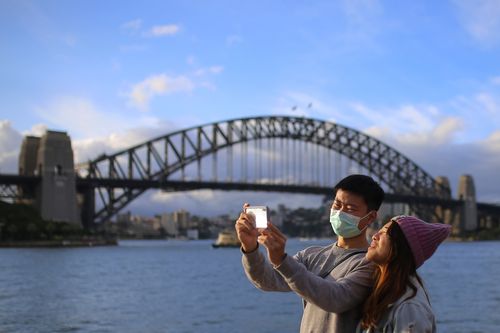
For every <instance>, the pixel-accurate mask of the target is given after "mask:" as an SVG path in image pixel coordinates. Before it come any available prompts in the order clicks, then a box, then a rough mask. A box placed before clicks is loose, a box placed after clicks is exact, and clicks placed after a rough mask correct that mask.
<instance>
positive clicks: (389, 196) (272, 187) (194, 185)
mask: <svg viewBox="0 0 500 333" xmlns="http://www.w3.org/2000/svg"><path fill="white" fill-rule="evenodd" d="M40 180H41V177H37V176H19V175H8V174H0V184H3V185H11V186H14V185H25V186H29V187H34V186H36V184H37V183H38V182H39V181H40ZM76 186H77V189H78V191H79V192H80V190H85V189H88V188H89V187H91V188H97V187H101V188H130V189H141V190H147V189H153V188H156V189H161V190H163V191H171V192H174V191H191V190H199V189H213V190H224V191H265V192H287V193H304V194H317V195H332V188H331V187H322V186H314V185H279V184H255V183H241V182H221V181H185V180H166V181H159V180H138V179H112V178H80V177H77V178H76ZM385 202H387V203H413V204H426V205H440V206H444V207H449V208H452V207H459V206H462V205H463V201H462V200H456V199H442V198H430V197H421V196H413V195H402V194H397V193H386V198H385ZM477 206H478V210H480V211H484V212H487V213H489V214H494V215H497V214H498V215H500V206H499V205H494V204H488V203H477Z"/></svg>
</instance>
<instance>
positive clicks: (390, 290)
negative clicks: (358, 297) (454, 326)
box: [358, 215, 451, 332]
mask: <svg viewBox="0 0 500 333" xmlns="http://www.w3.org/2000/svg"><path fill="white" fill-rule="evenodd" d="M450 230H451V226H449V225H446V224H440V223H426V222H424V221H422V220H419V219H418V218H416V217H413V216H404V215H402V216H396V217H394V218H392V219H391V221H389V222H388V223H387V224H386V225H384V227H383V228H382V229H380V230H379V231H378V232H377V233H376V234H375V235H374V236H373V237H372V243H371V245H370V247H369V248H368V252H367V253H366V258H367V259H368V260H370V261H373V262H374V263H375V265H376V269H375V282H374V287H373V290H372V293H371V295H370V296H369V297H368V299H367V300H366V302H365V305H364V311H363V318H362V320H361V322H360V325H359V328H358V332H359V331H362V332H435V331H436V322H435V319H434V314H433V312H432V308H431V305H430V302H429V297H428V296H427V292H426V291H425V289H424V286H423V283H422V280H421V279H420V277H419V276H418V274H417V271H416V270H417V268H419V267H420V266H421V265H422V264H423V263H424V261H425V260H427V259H429V258H430V257H431V256H432V254H433V253H434V251H436V249H437V247H438V245H439V244H441V242H442V241H443V240H445V239H446V237H448V235H449V234H450Z"/></svg>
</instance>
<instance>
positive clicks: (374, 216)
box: [367, 210, 378, 225]
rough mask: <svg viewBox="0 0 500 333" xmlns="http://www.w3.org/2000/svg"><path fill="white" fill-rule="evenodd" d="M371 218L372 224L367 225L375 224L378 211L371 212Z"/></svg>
mask: <svg viewBox="0 0 500 333" xmlns="http://www.w3.org/2000/svg"><path fill="white" fill-rule="evenodd" d="M369 216H370V219H369V221H370V222H368V224H367V225H370V224H372V223H373V222H375V220H376V219H377V216H378V213H377V211H376V210H372V211H371V212H370V215H369Z"/></svg>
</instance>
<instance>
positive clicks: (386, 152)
mask: <svg viewBox="0 0 500 333" xmlns="http://www.w3.org/2000/svg"><path fill="white" fill-rule="evenodd" d="M280 138H282V139H290V140H298V141H302V142H308V143H312V144H315V145H318V146H321V147H324V148H325V149H328V150H332V151H335V152H337V153H339V154H341V155H343V156H345V157H347V158H348V159H350V160H352V161H354V162H356V163H358V164H359V165H360V166H362V167H363V168H365V169H366V170H368V171H369V172H370V173H371V174H372V175H374V176H375V177H376V178H377V179H378V180H379V182H381V183H382V184H383V185H385V187H386V188H388V189H389V190H390V191H391V192H393V193H397V194H402V195H417V196H421V197H430V198H442V199H446V198H450V197H451V195H450V190H449V188H444V187H442V186H441V185H440V184H439V183H437V182H436V181H435V180H434V178H433V177H432V176H430V175H429V174H428V173H427V172H426V171H425V170H423V169H422V168H421V167H419V166H418V165H417V164H416V163H415V162H413V161H411V160H410V159H409V158H408V157H406V156H405V155H403V154H402V153H400V152H398V151H397V150H395V149H393V148H391V147H390V146H388V145H387V144H385V143H383V142H381V141H380V140H378V139H376V138H373V137H371V136H369V135H366V134H364V133H362V132H360V131H357V130H355V129H352V128H349V127H346V126H342V125H340V124H337V123H333V122H327V121H322V120H317V119H312V118H302V117H288V116H263V117H251V118H240V119H231V120H226V121H221V122H214V123H209V124H205V125H200V126H195V127H191V128H187V129H183V130H179V131H175V132H172V133H169V134H166V135H164V136H160V137H157V138H154V139H152V140H149V141H146V142H144V143H141V144H139V145H136V146H133V147H130V148H128V149H126V150H122V151H119V152H117V153H114V154H112V155H105V154H103V155H101V156H99V157H98V158H97V159H95V160H93V161H89V162H87V163H83V164H80V165H78V166H77V169H78V170H79V174H81V175H83V176H85V177H86V178H89V179H103V178H106V179H122V180H126V179H128V180H134V179H135V180H144V181H159V182H161V181H162V180H166V179H168V177H169V176H171V175H172V174H174V173H176V172H179V171H182V170H183V169H184V168H186V167H187V166H188V165H191V164H193V163H196V162H197V161H198V162H199V161H201V159H203V158H204V157H207V156H209V155H213V154H216V153H217V152H218V151H220V150H223V149H226V148H228V147H232V146H234V145H238V144H241V143H245V142H249V141H254V140H265V139H280ZM144 191H145V189H138V188H126V187H124V188H122V189H120V190H117V189H116V188H111V187H108V188H105V189H102V188H98V194H99V197H100V198H101V202H102V208H99V209H98V210H97V212H96V213H95V216H94V220H95V222H97V223H99V222H103V221H105V220H108V219H109V218H111V217H112V216H113V215H114V214H115V213H116V212H118V211H119V210H120V209H122V208H123V207H125V206H126V205H127V204H128V203H130V202H131V201H132V200H134V199H135V198H137V197H138V196H139V195H141V194H142V193H143V192H144Z"/></svg>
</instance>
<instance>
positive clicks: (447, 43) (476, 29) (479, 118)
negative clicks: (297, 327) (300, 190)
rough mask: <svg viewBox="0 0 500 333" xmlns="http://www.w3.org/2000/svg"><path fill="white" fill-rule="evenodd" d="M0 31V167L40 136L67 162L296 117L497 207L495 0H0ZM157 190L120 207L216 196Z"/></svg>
mask: <svg viewBox="0 0 500 333" xmlns="http://www.w3.org/2000/svg"><path fill="white" fill-rule="evenodd" d="M0 22H1V23H0V25H1V29H0V41H1V45H2V51H1V52H0V85H1V88H2V89H1V90H0V100H1V101H2V105H1V108H0V172H15V171H16V169H17V156H18V153H19V146H20V143H21V140H22V136H23V135H26V134H41V133H42V132H43V131H44V130H45V129H47V128H49V129H56V130H64V131H67V132H68V134H69V135H70V136H71V137H72V139H73V148H74V150H75V157H76V159H77V161H78V160H86V159H88V158H92V157H95V156H97V155H99V154H100V153H101V152H103V151H107V152H112V151H116V150H119V149H123V148H127V147H129V146H131V145H133V144H137V143H140V142H143V141H145V140H147V139H150V138H152V137H155V136H158V135H162V134H166V133H168V132H169V131H171V130H173V129H181V128H185V127H190V126H195V125H199V124H202V123H208V122H213V121H220V120H225V119H229V118H237V117H247V116H255V115H273V114H280V115H283V114H284V115H301V116H308V117H314V118H318V119H323V120H329V121H335V122H338V123H340V124H342V125H345V126H349V127H353V128H356V129H358V130H361V131H364V132H366V133H368V134H370V135H373V136H375V137H377V138H379V139H380V140H382V141H384V142H386V143H388V144H389V145H391V146H393V147H395V148H397V149H398V150H400V151H402V152H404V153H405V154H406V155H407V156H408V157H410V158H411V159H412V160H414V161H415V162H417V163H418V164H419V165H420V166H422V167H423V168H424V169H425V170H427V171H428V172H429V173H430V174H431V175H433V176H439V175H443V174H445V175H448V177H449V178H450V182H451V185H452V188H456V184H457V182H458V177H459V176H460V175H461V174H471V175H472V176H473V177H474V178H475V180H476V190H477V192H478V197H479V199H480V200H481V201H487V202H500V190H499V188H500V176H498V170H500V61H499V60H498V59H500V1H498V0H455V1H418V2H417V1H376V0H350V1H347V0H346V1H311V2H309V3H305V2H301V1H251V2H246V3H243V2H236V1H142V2H140V4H139V3H137V2H132V1H105V2H103V1H80V0H75V1H61V0H60V1H49V0H46V1H26V0H16V1H14V0H3V1H2V2H0ZM310 103H312V107H310V108H309V107H307V106H308V105H309V104H310ZM293 106H296V109H295V110H293V109H292V107H293ZM247 195H248V194H241V198H242V200H244V198H245V196H247ZM158 197H159V196H158V195H157V194H154V193H153V194H149V195H148V194H147V195H145V198H142V201H140V203H137V204H135V205H136V206H137V207H138V206H139V205H143V206H142V207H148V208H143V210H144V211H147V210H154V209H156V208H155V207H157V206H155V205H154V203H155V202H156V203H157V204H158V205H160V204H165V205H167V206H168V205H171V206H168V207H174V206H175V207H177V206H178V205H183V204H185V203H186V206H187V208H188V209H189V208H190V207H191V204H187V202H195V203H199V202H203V201H204V200H215V201H217V200H222V199H221V198H222V197H223V195H222V194H220V193H219V194H217V193H216V194H214V193H206V192H203V193H201V192H196V193H191V194H182V195H179V196H177V197H176V199H175V200H174V199H168V198H164V197H163V198H158ZM155 200H156V201H155ZM162 200H163V201H162ZM172 200H173V201H172ZM300 200H302V199H300ZM174 201H175V204H174ZM192 205H193V206H196V204H192Z"/></svg>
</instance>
